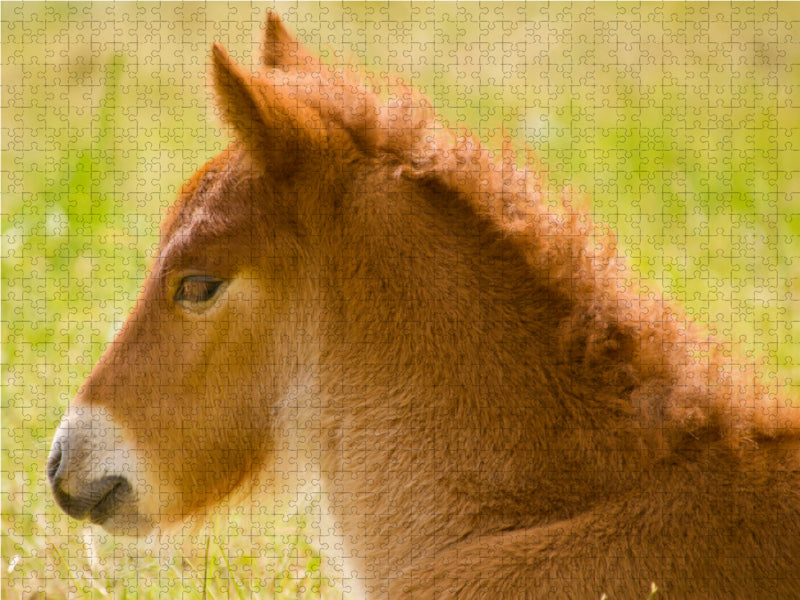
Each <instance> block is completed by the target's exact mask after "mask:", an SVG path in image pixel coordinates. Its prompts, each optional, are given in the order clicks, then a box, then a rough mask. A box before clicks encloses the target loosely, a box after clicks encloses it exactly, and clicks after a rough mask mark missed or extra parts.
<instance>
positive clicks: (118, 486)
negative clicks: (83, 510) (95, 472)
mask: <svg viewBox="0 0 800 600" xmlns="http://www.w3.org/2000/svg"><path fill="white" fill-rule="evenodd" d="M103 479H104V480H106V479H110V480H112V481H107V482H106V486H110V487H107V491H106V492H105V493H103V494H102V496H101V498H100V500H98V501H97V503H96V504H95V505H94V506H92V507H91V508H90V509H89V520H90V521H91V522H92V523H95V524H97V525H102V524H103V523H105V522H106V521H107V520H108V519H109V517H111V516H113V515H114V514H116V513H118V512H119V511H118V509H119V507H121V506H122V505H124V504H127V503H128V502H129V501H130V500H131V498H132V496H133V489H132V488H131V484H130V483H128V480H127V479H125V478H124V477H104V478H103ZM101 481H102V480H101Z"/></svg>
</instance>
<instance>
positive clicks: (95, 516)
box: [52, 475, 133, 525]
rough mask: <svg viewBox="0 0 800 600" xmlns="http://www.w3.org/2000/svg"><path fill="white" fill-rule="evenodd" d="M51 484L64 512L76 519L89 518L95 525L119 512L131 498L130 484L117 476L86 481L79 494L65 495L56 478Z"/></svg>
mask: <svg viewBox="0 0 800 600" xmlns="http://www.w3.org/2000/svg"><path fill="white" fill-rule="evenodd" d="M52 487H53V495H54V496H55V500H56V503H57V504H58V505H59V506H60V507H61V509H62V510H63V511H64V512H65V513H67V514H68V515H69V516H71V517H73V518H75V519H78V520H81V519H86V518H88V519H89V521H91V522H92V523H95V524H97V525H102V524H103V523H105V522H106V521H107V520H108V519H109V518H110V517H112V516H114V515H116V514H119V513H120V512H121V511H120V508H122V507H123V506H124V505H126V504H130V502H131V500H132V499H133V488H132V487H131V484H130V483H128V480H127V479H125V478H124V477H119V476H112V475H107V476H105V477H101V478H100V479H96V480H94V481H92V482H91V483H89V484H87V485H86V486H85V487H84V489H83V490H82V493H81V494H68V493H67V492H65V491H64V490H63V489H61V486H60V485H59V482H58V481H53V482H52Z"/></svg>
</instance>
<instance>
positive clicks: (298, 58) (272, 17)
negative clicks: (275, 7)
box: [261, 10, 319, 71]
mask: <svg viewBox="0 0 800 600" xmlns="http://www.w3.org/2000/svg"><path fill="white" fill-rule="evenodd" d="M261 61H262V63H263V64H264V66H265V67H267V68H268V69H274V68H280V69H283V70H284V71H311V70H314V69H315V67H317V68H318V67H319V60H315V59H314V57H313V56H312V55H311V54H310V53H309V52H308V51H307V50H306V49H305V48H304V47H303V46H302V44H300V42H298V41H297V40H296V39H295V38H294V36H293V35H292V34H291V33H289V32H288V31H287V29H286V27H284V26H283V23H282V22H281V18H280V17H279V16H278V15H277V14H276V13H274V12H272V11H271V10H270V11H267V26H266V32H265V34H264V47H263V50H262V54H261Z"/></svg>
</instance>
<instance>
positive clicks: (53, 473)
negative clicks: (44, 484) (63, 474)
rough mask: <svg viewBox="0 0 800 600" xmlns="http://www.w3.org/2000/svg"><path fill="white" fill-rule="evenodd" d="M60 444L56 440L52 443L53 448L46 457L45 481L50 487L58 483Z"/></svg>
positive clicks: (60, 455)
mask: <svg viewBox="0 0 800 600" xmlns="http://www.w3.org/2000/svg"><path fill="white" fill-rule="evenodd" d="M61 457H62V452H61V442H60V441H59V440H56V441H55V442H53V447H52V449H51V450H50V456H48V457H47V467H46V471H47V479H48V480H49V481H50V485H51V486H53V487H55V486H56V483H58V478H59V475H60V471H61Z"/></svg>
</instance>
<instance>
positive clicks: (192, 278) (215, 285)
mask: <svg viewBox="0 0 800 600" xmlns="http://www.w3.org/2000/svg"><path fill="white" fill-rule="evenodd" d="M221 285H222V280H221V279H217V278H216V277H207V276H205V275H189V276H188V277H184V278H183V279H181V282H180V283H179V284H178V289H177V290H176V292H175V302H188V303H193V304H199V303H201V302H207V301H208V300H211V298H213V297H214V294H216V293H217V290H218V289H219V286H221Z"/></svg>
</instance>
